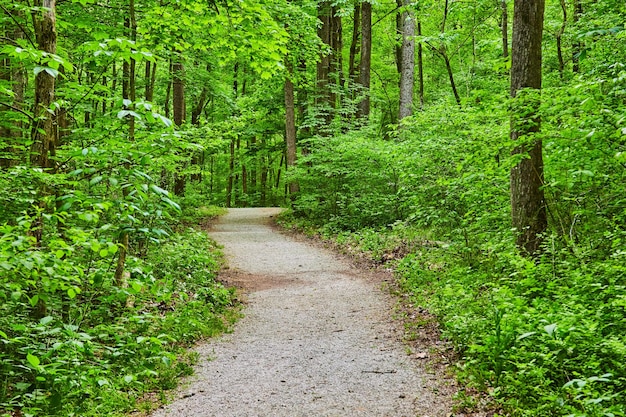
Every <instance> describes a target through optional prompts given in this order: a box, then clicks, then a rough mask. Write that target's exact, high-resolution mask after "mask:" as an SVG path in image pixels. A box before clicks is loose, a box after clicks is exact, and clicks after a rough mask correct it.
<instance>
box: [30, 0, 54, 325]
mask: <svg viewBox="0 0 626 417" xmlns="http://www.w3.org/2000/svg"><path fill="white" fill-rule="evenodd" d="M35 5H36V6H38V7H40V8H41V10H40V11H37V12H33V24H34V28H35V38H36V41H37V47H38V48H39V50H41V51H43V52H45V53H49V54H56V48H57V32H56V2H55V0H39V1H37V2H36V3H35ZM54 99H55V79H54V77H53V76H52V75H50V74H48V73H47V72H46V71H41V72H40V73H38V74H37V75H36V76H35V106H34V111H33V113H34V120H35V122H34V123H33V128H32V132H31V138H32V145H31V153H30V162H31V164H32V165H34V166H37V167H40V168H42V169H43V170H44V171H46V172H49V173H51V172H52V171H53V161H52V160H51V159H50V156H54V154H55V149H54V146H55V144H56V133H57V132H56V128H55V116H56V115H53V114H50V112H49V110H50V109H51V108H52V103H54ZM42 188H44V187H42ZM41 192H42V194H46V193H48V191H47V190H45V189H42V191H41ZM38 206H39V208H40V210H41V211H40V212H38V213H36V214H35V216H34V220H33V224H32V226H31V234H32V236H33V237H34V238H35V241H36V245H37V246H40V245H41V241H42V239H43V229H44V217H43V210H44V209H45V207H46V205H45V203H44V202H43V201H39V204H38ZM33 314H34V316H35V317H36V318H41V317H44V316H45V315H46V314H47V305H46V303H45V301H44V300H43V298H39V301H38V303H37V305H36V306H35V309H34V311H33Z"/></svg>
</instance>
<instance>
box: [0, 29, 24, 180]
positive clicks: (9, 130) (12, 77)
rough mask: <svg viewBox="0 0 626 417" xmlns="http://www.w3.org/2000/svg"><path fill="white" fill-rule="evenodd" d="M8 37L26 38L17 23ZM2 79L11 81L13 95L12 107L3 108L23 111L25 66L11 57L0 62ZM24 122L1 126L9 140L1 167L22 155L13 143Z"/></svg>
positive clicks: (1, 134) (0, 155)
mask: <svg viewBox="0 0 626 417" xmlns="http://www.w3.org/2000/svg"><path fill="white" fill-rule="evenodd" d="M6 35H7V38H9V39H11V40H12V41H17V40H19V39H22V38H24V33H23V32H22V29H21V28H19V27H18V26H17V25H16V26H15V27H13V28H8V30H7V33H6ZM0 79H2V80H6V81H8V82H9V83H11V90H12V92H13V97H12V100H11V102H10V106H12V109H11V108H7V109H3V110H7V111H13V110H14V111H17V112H19V111H21V110H22V109H23V107H24V97H25V94H26V83H27V77H26V72H25V71H24V67H23V66H22V65H21V64H20V63H14V62H12V61H11V59H10V58H9V57H7V58H6V59H4V60H3V61H2V62H0ZM3 107H4V106H3ZM22 128H23V126H22V122H20V121H14V122H13V123H11V125H7V126H0V137H1V138H4V139H5V140H6V141H7V142H6V143H5V144H4V146H3V147H2V148H0V168H8V167H11V166H13V165H15V164H16V163H17V162H18V161H19V160H20V159H21V155H20V154H18V153H17V151H16V149H15V148H14V146H13V145H15V144H16V143H17V142H18V140H19V139H20V138H21V136H22Z"/></svg>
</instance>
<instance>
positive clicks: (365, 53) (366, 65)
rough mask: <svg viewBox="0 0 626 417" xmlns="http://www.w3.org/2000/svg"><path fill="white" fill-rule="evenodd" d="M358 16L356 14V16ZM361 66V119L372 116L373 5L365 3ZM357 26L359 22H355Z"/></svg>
mask: <svg viewBox="0 0 626 417" xmlns="http://www.w3.org/2000/svg"><path fill="white" fill-rule="evenodd" d="M355 16H356V14H355ZM360 20H361V64H360V65H359V84H360V85H361V87H362V88H363V93H364V94H365V97H363V100H361V102H360V103H359V117H363V118H367V117H368V116H369V114H370V91H369V90H370V78H371V77H370V74H371V65H372V3H370V2H369V1H365V2H363V5H362V6H361V19H360ZM354 24H355V26H356V25H357V22H356V20H355V22H354Z"/></svg>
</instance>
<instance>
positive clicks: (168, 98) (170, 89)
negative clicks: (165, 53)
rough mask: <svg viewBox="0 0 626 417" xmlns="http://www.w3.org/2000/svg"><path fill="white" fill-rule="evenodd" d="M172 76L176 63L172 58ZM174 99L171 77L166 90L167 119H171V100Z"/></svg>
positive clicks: (165, 106) (165, 107) (164, 106)
mask: <svg viewBox="0 0 626 417" xmlns="http://www.w3.org/2000/svg"><path fill="white" fill-rule="evenodd" d="M169 66H170V75H171V74H173V73H174V63H173V62H172V59H171V58H170V65H169ZM171 97H172V78H171V77H170V79H169V82H168V83H167V87H166V89H165V102H164V103H163V108H164V109H165V117H167V118H168V119H169V118H170V99H171Z"/></svg>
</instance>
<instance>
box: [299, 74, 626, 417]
mask: <svg viewBox="0 0 626 417" xmlns="http://www.w3.org/2000/svg"><path fill="white" fill-rule="evenodd" d="M603 84H604V85H605V88H606V89H607V90H609V91H619V90H621V89H622V88H624V87H626V84H624V81H623V80H620V79H614V80H612V81H610V82H603ZM606 84H611V86H610V87H609V86H607V85H606ZM594 90H595V91H597V90H596V89H595V86H594V83H589V84H579V85H576V86H572V87H561V88H557V87H554V88H547V89H545V90H544V95H543V100H544V105H543V107H542V118H543V122H544V128H543V129H544V131H543V135H544V144H545V146H546V149H547V151H546V159H547V161H548V162H547V164H546V169H547V171H546V179H547V183H548V184H547V185H546V187H545V190H546V195H547V196H548V201H547V204H548V212H549V215H550V224H551V228H550V230H549V231H548V232H547V233H546V236H545V239H544V244H543V246H544V247H543V251H542V254H541V256H540V258H539V259H536V260H533V259H527V258H525V257H523V256H522V255H520V254H519V252H518V250H517V249H516V247H515V239H514V231H513V230H511V227H510V220H509V218H510V206H509V194H508V187H507V185H508V173H509V169H510V167H511V165H512V164H513V163H514V162H515V161H514V160H513V159H512V157H511V156H509V155H510V149H511V146H512V144H511V143H507V141H506V140H505V139H503V138H505V137H506V134H507V129H508V126H507V125H506V123H505V122H504V121H505V120H506V118H507V112H506V111H507V109H506V108H505V107H504V106H502V105H501V104H500V101H499V100H500V99H499V98H493V99H492V101H488V98H486V99H483V100H482V101H481V103H480V106H469V105H466V106H464V107H463V109H461V110H459V109H458V108H454V107H452V108H451V107H449V106H432V107H429V108H428V109H426V110H425V111H423V112H421V113H418V114H416V115H415V116H413V117H412V118H411V120H410V122H409V124H407V126H406V127H405V130H404V131H403V132H402V136H401V137H399V138H394V139H391V140H389V139H385V138H380V137H378V136H377V135H376V134H375V133H372V132H371V131H368V130H361V131H355V132H349V133H346V134H343V135H338V136H336V137H333V138H325V139H324V140H322V141H320V142H319V143H315V145H314V146H315V147H314V149H315V150H314V151H313V152H311V153H310V154H309V155H307V156H306V157H305V158H303V161H304V162H306V163H307V164H303V165H301V166H300V168H298V169H297V170H296V171H295V173H294V175H295V178H297V179H298V181H299V184H300V186H301V190H302V191H301V192H302V194H303V195H302V197H301V198H299V199H297V200H296V202H295V203H294V208H293V212H292V214H291V215H290V218H288V219H287V221H288V224H292V225H296V226H298V227H301V228H305V229H308V230H309V233H317V234H319V235H321V236H322V237H325V238H328V239H333V240H335V241H336V242H337V243H339V244H340V245H342V246H344V247H345V248H347V250H350V251H353V252H365V253H367V254H368V255H369V256H370V257H371V258H372V259H374V260H375V261H377V262H380V263H385V262H392V265H394V266H395V267H396V270H397V276H398V279H399V280H400V282H401V285H402V287H403V288H404V289H405V290H406V291H407V292H409V293H410V294H412V296H413V300H414V303H415V304H416V306H419V307H422V308H426V309H428V310H429V311H431V312H432V313H434V314H435V315H436V316H437V318H438V319H439V320H440V323H441V329H442V336H443V337H445V338H446V339H448V340H450V341H451V342H452V343H453V345H454V347H455V350H456V352H457V353H458V355H459V357H460V358H462V360H461V362H460V365H459V368H458V369H459V376H460V378H461V380H462V381H463V382H464V383H466V384H468V385H469V386H471V387H474V388H476V389H478V390H479V391H480V392H483V393H486V394H488V395H489V396H490V398H491V399H492V401H493V402H494V406H498V407H502V408H503V410H504V411H505V412H506V413H507V415H512V416H548V415H554V416H557V415H558V416H566V415H571V416H610V415H613V416H623V415H625V412H626V410H625V409H624V404H626V367H625V364H626V362H625V361H624V357H625V356H624V355H625V354H626V339H625V338H624V335H625V334H626V316H625V307H626V305H625V300H626V298H625V297H626V292H625V290H626V287H625V285H626V282H625V281H624V279H625V277H626V274H625V273H626V256H625V255H626V252H625V250H624V239H625V238H626V230H625V229H624V224H625V222H624V221H625V220H626V219H625V218H624V215H625V214H626V212H625V211H624V207H626V206H625V204H624V197H623V191H624V187H623V184H624V181H625V180H626V178H625V176H626V172H625V170H624V167H623V165H622V162H621V161H620V160H619V155H617V156H616V153H617V151H618V150H619V149H620V148H619V146H620V145H618V144H616V142H615V139H614V138H615V134H617V135H621V133H620V132H615V131H614V127H612V126H606V125H603V124H601V123H598V117H611V116H612V115H613V114H615V115H617V114H620V113H621V111H620V110H619V106H620V105H619V104H617V102H616V101H614V100H615V97H614V96H612V94H603V95H601V96H600V95H594V94H593V91H594ZM590 97H594V102H593V104H590V103H588V101H587V102H585V103H584V104H583V105H584V106H585V109H586V110H585V111H584V112H583V111H582V110H577V109H576V103H581V102H584V101H585V99H589V98H590ZM601 114H604V115H605V116H600V115H601ZM620 117H621V116H620ZM596 129H598V130H596ZM575 132H578V133H575ZM579 132H588V133H587V134H584V135H580V134H579ZM494 138H500V139H499V140H494ZM622 148H623V146H622ZM611 149H613V151H610V150H611ZM294 214H295V216H294ZM468 401H469V403H470V404H471V399H465V403H467V402H468ZM466 405H467V404H466Z"/></svg>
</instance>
